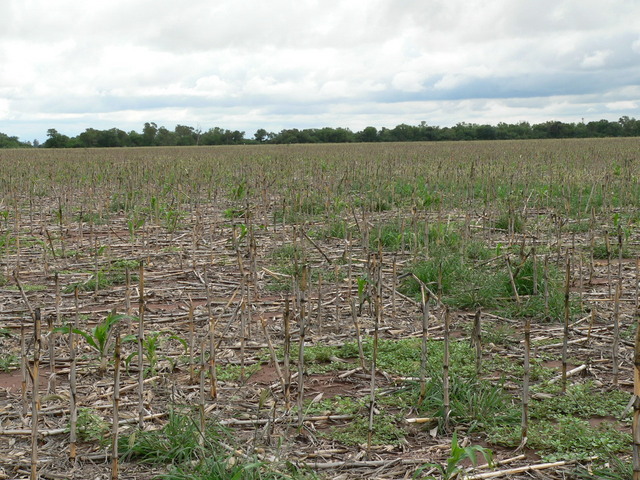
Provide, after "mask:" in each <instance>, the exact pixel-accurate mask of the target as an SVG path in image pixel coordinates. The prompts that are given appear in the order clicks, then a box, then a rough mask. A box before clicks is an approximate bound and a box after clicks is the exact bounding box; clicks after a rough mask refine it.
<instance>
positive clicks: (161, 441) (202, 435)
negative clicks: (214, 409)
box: [119, 410, 230, 465]
mask: <svg viewBox="0 0 640 480" xmlns="http://www.w3.org/2000/svg"><path fill="white" fill-rule="evenodd" d="M229 439H230V435H229V432H228V431H227V430H226V429H224V428H223V427H222V426H220V425H218V424H216V423H214V422H211V421H209V422H207V423H206V425H205V429H204V431H201V430H200V426H199V424H198V421H197V420H196V419H195V418H193V417H191V416H188V415H186V414H184V413H178V412H176V411H175V410H171V411H170V412H169V420H168V421H167V423H166V425H165V426H164V427H162V428H161V429H159V430H143V431H140V430H135V431H134V432H132V433H130V434H128V435H124V436H123V437H122V438H121V439H120V442H119V447H120V453H121V455H122V458H123V460H136V461H138V462H141V463H151V464H168V465H179V464H184V463H188V462H198V461H202V460H204V459H205V458H207V457H216V456H218V455H224V454H225V453H224V452H225V451H224V449H223V448H222V446H221V445H220V442H221V441H228V440H229Z"/></svg>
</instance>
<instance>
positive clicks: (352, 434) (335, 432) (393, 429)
mask: <svg viewBox="0 0 640 480" xmlns="http://www.w3.org/2000/svg"><path fill="white" fill-rule="evenodd" d="M401 421H402V418H401V417H400V416H396V415H393V414H391V412H388V411H385V410H383V409H381V410H380V413H379V414H377V415H376V416H375V417H374V420H373V438H372V442H371V443H372V445H400V444H401V443H402V441H403V439H404V437H405V435H406V432H405V430H404V429H403V428H402V427H401V426H400V425H399V424H400V422H401ZM368 435H369V418H368V416H367V415H358V416H356V417H355V418H354V419H353V421H352V422H351V423H349V424H348V425H346V426H343V427H334V428H331V429H330V430H329V431H328V432H327V433H326V435H324V436H326V437H328V438H332V439H334V440H336V441H338V442H341V443H344V444H345V445H364V444H366V443H367V438H368Z"/></svg>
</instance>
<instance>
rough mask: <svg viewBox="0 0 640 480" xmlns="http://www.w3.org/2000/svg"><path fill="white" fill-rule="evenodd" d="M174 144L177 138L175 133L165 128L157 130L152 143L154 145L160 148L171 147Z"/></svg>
mask: <svg viewBox="0 0 640 480" xmlns="http://www.w3.org/2000/svg"><path fill="white" fill-rule="evenodd" d="M176 142H177V138H176V134H175V133H173V132H172V131H171V130H169V129H167V128H165V127H160V128H158V133H157V134H156V138H155V141H154V144H155V145H159V146H162V147H172V146H174V145H176Z"/></svg>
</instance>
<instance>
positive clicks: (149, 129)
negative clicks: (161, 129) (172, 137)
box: [142, 122, 158, 147]
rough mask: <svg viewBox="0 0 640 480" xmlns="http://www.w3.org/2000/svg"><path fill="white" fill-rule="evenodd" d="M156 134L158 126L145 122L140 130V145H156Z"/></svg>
mask: <svg viewBox="0 0 640 480" xmlns="http://www.w3.org/2000/svg"><path fill="white" fill-rule="evenodd" d="M157 134H158V125H156V124H155V123H153V122H151V123H149V122H147V123H145V124H144V128H143V129H142V144H143V145H145V146H148V147H149V146H151V145H155V144H156V135H157Z"/></svg>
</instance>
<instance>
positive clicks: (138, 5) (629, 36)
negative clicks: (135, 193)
mask: <svg viewBox="0 0 640 480" xmlns="http://www.w3.org/2000/svg"><path fill="white" fill-rule="evenodd" d="M622 115H628V116H631V117H636V118H639V117H640V1H638V0H567V1H563V0H490V1H486V0H484V1H476V0H464V1H463V0H342V1H339V0H323V1H319V0H318V1H316V0H271V1H264V0H233V1H231V0H209V1H207V0H189V1H186V2H178V1H176V0H108V1H107V0H100V1H98V0H96V1H90V2H88V1H84V0H56V1H55V2H51V1H50V0H0V132H3V133H6V134H8V135H16V136H18V137H20V138H21V139H22V140H33V139H34V138H37V139H39V140H44V139H46V131H47V129H49V128H56V129H57V130H58V131H59V132H61V133H64V134H66V135H70V136H75V135H77V134H78V133H80V132H82V131H84V130H85V129H86V128H88V127H93V128H99V129H107V128H112V127H118V128H120V129H123V130H126V131H129V130H136V131H142V126H143V124H144V122H147V121H153V122H156V123H157V124H158V125H164V126H166V127H167V128H170V129H172V128H173V127H174V126H175V125H176V124H184V125H190V126H194V127H200V128H203V129H205V130H206V129H208V128H211V127H214V126H220V127H223V128H229V129H233V130H235V129H238V130H243V131H245V132H246V133H247V135H246V136H247V137H251V136H252V135H253V133H254V132H255V131H256V130H257V129H258V128H266V129H267V130H270V131H275V132H277V131H280V130H281V129H283V128H292V127H297V128H307V127H323V126H331V127H340V126H341V127H349V128H351V129H353V130H361V129H363V128H364V127H366V126H368V125H372V126H375V127H378V128H380V127H382V126H386V127H394V126H395V125H397V124H399V123H409V124H418V123H420V122H421V121H425V122H427V123H428V124H430V125H440V126H446V125H454V124H456V123H458V122H463V121H464V122H474V123H490V124H496V123H498V122H501V121H504V122H509V123H512V122H518V121H523V120H524V121H529V122H533V123H535V122H541V121H546V120H552V119H553V120H561V121H567V122H579V121H581V119H582V118H584V119H585V121H590V120H599V119H601V118H606V119H608V120H617V119H618V118H619V117H620V116H622Z"/></svg>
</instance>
